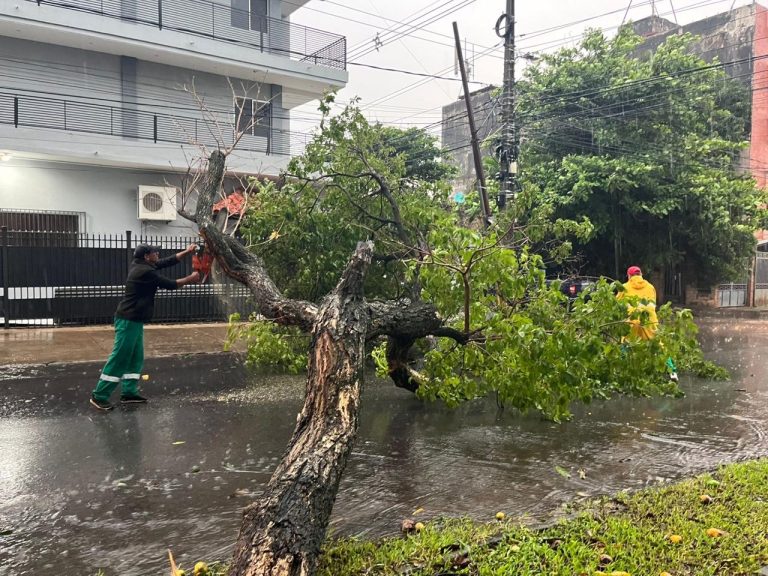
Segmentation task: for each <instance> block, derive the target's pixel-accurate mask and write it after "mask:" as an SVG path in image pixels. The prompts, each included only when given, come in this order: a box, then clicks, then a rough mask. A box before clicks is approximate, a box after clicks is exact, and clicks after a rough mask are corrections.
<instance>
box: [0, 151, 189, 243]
mask: <svg viewBox="0 0 768 576" xmlns="http://www.w3.org/2000/svg"><path fill="white" fill-rule="evenodd" d="M140 184H141V185H151V186H152V185H153V186H165V185H171V186H174V185H175V186H179V184H180V176H179V175H178V174H173V173H161V172H154V173H153V172H141V171H133V170H120V169H113V168H103V167H97V166H87V165H79V164H70V163H66V164H65V163H57V162H45V161H37V160H22V159H16V158H14V159H12V160H11V161H9V162H0V207H2V208H13V209H18V210H52V211H67V212H85V214H86V231H87V232H88V233H93V234H119V233H124V232H125V231H126V230H131V231H132V232H133V233H134V234H157V235H177V236H187V235H193V234H195V233H196V232H195V228H194V225H193V224H191V223H190V222H188V221H186V220H184V219H183V218H181V217H180V216H177V219H176V221H174V222H170V223H167V224H166V223H165V222H143V221H140V220H139V219H138V218H137V190H138V186H139V185H140Z"/></svg>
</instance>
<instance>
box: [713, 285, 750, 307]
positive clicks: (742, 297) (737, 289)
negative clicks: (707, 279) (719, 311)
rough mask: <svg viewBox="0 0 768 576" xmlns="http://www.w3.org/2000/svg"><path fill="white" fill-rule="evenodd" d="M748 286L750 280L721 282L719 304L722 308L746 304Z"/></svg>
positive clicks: (718, 292) (718, 289)
mask: <svg viewBox="0 0 768 576" xmlns="http://www.w3.org/2000/svg"><path fill="white" fill-rule="evenodd" d="M748 286H749V283H748V282H743V283H736V282H729V283H728V284H719V285H718V287H717V305H718V306H719V307H720V308H733V307H737V306H746V305H747V287H748Z"/></svg>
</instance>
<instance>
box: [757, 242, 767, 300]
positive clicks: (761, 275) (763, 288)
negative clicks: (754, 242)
mask: <svg viewBox="0 0 768 576" xmlns="http://www.w3.org/2000/svg"><path fill="white" fill-rule="evenodd" d="M755 306H768V252H756V253H755Z"/></svg>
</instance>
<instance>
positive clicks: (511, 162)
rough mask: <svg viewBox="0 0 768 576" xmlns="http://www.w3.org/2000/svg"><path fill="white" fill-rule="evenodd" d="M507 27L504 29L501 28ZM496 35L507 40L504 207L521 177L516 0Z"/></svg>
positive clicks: (501, 201) (510, 2) (503, 102)
mask: <svg viewBox="0 0 768 576" xmlns="http://www.w3.org/2000/svg"><path fill="white" fill-rule="evenodd" d="M502 24H503V25H504V28H503V29H502V28H501V25H502ZM496 34H497V35H498V36H499V37H502V38H504V86H503V88H502V92H501V142H500V143H499V147H498V156H499V180H500V181H501V191H500V192H499V197H498V199H497V201H496V202H497V204H498V206H499V208H502V209H503V208H504V207H505V206H506V204H507V198H511V197H513V195H514V193H515V186H516V182H515V179H516V178H517V134H516V127H515V0H507V11H506V12H505V13H504V14H502V15H501V16H500V17H499V19H498V20H497V21H496Z"/></svg>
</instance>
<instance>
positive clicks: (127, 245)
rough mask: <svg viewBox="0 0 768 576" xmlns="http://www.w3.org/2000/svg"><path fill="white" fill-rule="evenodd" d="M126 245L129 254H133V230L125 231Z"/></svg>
mask: <svg viewBox="0 0 768 576" xmlns="http://www.w3.org/2000/svg"><path fill="white" fill-rule="evenodd" d="M125 247H126V248H128V256H129V257H130V256H131V231H130V230H126V231H125Z"/></svg>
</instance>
